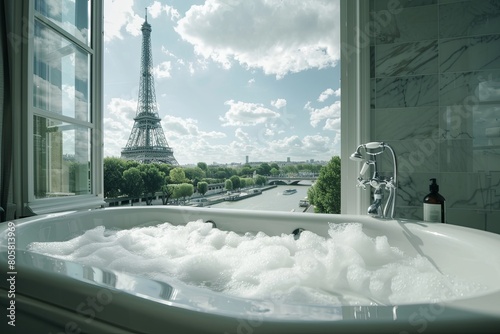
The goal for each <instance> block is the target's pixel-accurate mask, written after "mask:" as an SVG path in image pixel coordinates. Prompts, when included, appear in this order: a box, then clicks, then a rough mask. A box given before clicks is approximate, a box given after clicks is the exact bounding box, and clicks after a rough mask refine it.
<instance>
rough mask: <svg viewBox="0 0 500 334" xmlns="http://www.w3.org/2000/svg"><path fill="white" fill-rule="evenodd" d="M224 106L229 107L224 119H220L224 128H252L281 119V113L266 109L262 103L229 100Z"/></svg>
mask: <svg viewBox="0 0 500 334" xmlns="http://www.w3.org/2000/svg"><path fill="white" fill-rule="evenodd" d="M224 104H225V105H228V106H229V110H228V111H227V112H226V113H225V115H224V117H219V120H220V121H221V122H222V126H251V125H257V124H262V123H266V122H268V121H269V120H271V119H275V118H278V117H280V114H279V113H277V112H275V111H272V110H270V109H268V108H266V107H264V106H263V105H262V104H260V103H247V102H241V101H238V102H235V101H234V100H229V101H226V102H224Z"/></svg>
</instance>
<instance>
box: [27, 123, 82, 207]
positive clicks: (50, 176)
mask: <svg viewBox="0 0 500 334" xmlns="http://www.w3.org/2000/svg"><path fill="white" fill-rule="evenodd" d="M90 139H91V130H90V129H89V128H86V127H82V126H77V125H73V124H69V123H65V122H62V121H58V120H54V119H50V118H45V117H40V116H34V118H33V155H34V157H33V158H34V176H35V177H34V183H35V184H34V190H35V197H36V198H46V197H61V196H74V195H83V194H90V193H91V191H92V189H91V178H90V177H91V176H90V175H91V173H90V165H91V159H90V157H91V146H90Z"/></svg>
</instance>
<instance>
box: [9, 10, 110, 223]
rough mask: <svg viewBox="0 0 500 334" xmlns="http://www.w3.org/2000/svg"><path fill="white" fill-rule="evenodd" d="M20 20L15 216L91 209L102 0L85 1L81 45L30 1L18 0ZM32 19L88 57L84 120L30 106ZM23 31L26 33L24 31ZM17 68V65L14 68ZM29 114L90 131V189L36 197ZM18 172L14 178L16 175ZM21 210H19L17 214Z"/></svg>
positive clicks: (99, 176) (97, 145)
mask: <svg viewBox="0 0 500 334" xmlns="http://www.w3.org/2000/svg"><path fill="white" fill-rule="evenodd" d="M22 4H23V6H22V9H21V10H20V11H22V13H23V15H22V16H23V18H25V19H23V20H20V21H22V26H21V27H20V28H21V29H24V31H23V33H22V36H23V39H24V41H23V52H22V54H23V57H22V59H23V60H21V61H20V62H21V64H20V67H21V71H22V72H23V76H22V77H23V78H24V80H23V81H24V82H22V83H21V87H22V88H21V91H20V94H19V95H20V97H21V99H20V101H18V103H19V104H20V106H19V107H20V108H19V109H20V110H21V111H22V112H21V117H20V119H19V118H18V120H17V122H18V124H19V123H20V124H22V126H21V129H22V133H21V136H20V138H19V139H20V140H19V141H18V142H17V143H16V146H17V148H20V150H17V149H16V151H18V152H17V154H16V156H15V157H14V164H15V165H18V166H20V167H21V168H20V173H18V172H15V173H16V174H17V175H18V177H16V176H15V177H14V184H15V186H14V188H15V189H17V190H18V191H19V195H18V197H20V198H19V199H20V200H21V202H17V203H24V204H23V205H22V207H19V206H18V210H17V211H18V216H29V215H33V214H37V215H38V214H47V213H52V212H60V211H70V210H80V209H91V208H96V207H102V206H103V205H104V204H105V202H104V200H103V145H102V143H103V131H102V118H103V113H102V62H103V61H102V60H103V52H102V49H103V20H102V18H103V2H102V1H92V2H91V13H90V15H91V19H90V30H91V32H90V33H91V37H90V44H89V45H87V44H86V43H85V42H82V41H81V40H80V39H78V38H76V37H74V36H73V35H72V34H71V33H69V32H67V31H66V30H64V29H63V28H61V27H60V26H59V25H57V24H56V23H54V22H52V21H51V20H50V19H47V18H46V17H45V16H43V15H42V14H40V13H38V12H36V11H35V8H34V1H22ZM35 20H38V21H39V22H41V23H43V24H44V25H45V26H46V27H48V28H49V29H50V30H52V31H53V32H55V33H56V34H58V35H60V36H61V37H63V38H65V39H67V40H69V41H71V42H72V43H74V44H75V45H77V46H78V47H80V48H81V49H83V50H85V51H86V52H87V53H88V54H89V55H90V60H89V61H90V72H89V75H90V78H89V104H90V114H89V117H90V119H89V120H88V122H86V121H82V120H78V119H76V118H73V117H68V116H65V115H62V114H58V113H51V112H50V111H40V110H39V109H37V108H36V107H35V106H34V105H33V73H34V68H33V67H34V66H33V60H34V52H35V50H34V38H33V35H34V25H35ZM26 29H27V32H26ZM18 68H19V66H18ZM34 116H41V117H46V118H51V119H55V120H58V121H63V122H67V123H70V124H72V125H77V126H84V127H86V128H89V129H90V130H91V137H90V140H89V141H90V146H91V149H90V174H91V175H90V183H91V184H90V188H91V190H90V193H89V194H84V195H73V196H64V197H53V198H36V197H35V185H34V172H35V166H34V159H33V153H34V133H33V131H34V129H33V118H34ZM19 176H20V177H19ZM19 212H21V214H19Z"/></svg>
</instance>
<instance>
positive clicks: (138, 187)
mask: <svg viewBox="0 0 500 334" xmlns="http://www.w3.org/2000/svg"><path fill="white" fill-rule="evenodd" d="M122 191H123V193H124V194H126V195H128V196H129V197H131V199H130V204H131V205H134V201H133V200H134V199H135V198H137V197H139V196H141V195H142V194H143V192H144V181H143V180H142V175H141V171H140V170H139V168H136V167H130V168H129V169H127V170H126V171H124V172H123V189H122Z"/></svg>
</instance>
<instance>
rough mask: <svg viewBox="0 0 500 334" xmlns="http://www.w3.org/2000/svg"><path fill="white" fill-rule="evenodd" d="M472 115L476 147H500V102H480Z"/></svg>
mask: <svg viewBox="0 0 500 334" xmlns="http://www.w3.org/2000/svg"><path fill="white" fill-rule="evenodd" d="M472 115H473V117H472V121H471V123H472V127H473V137H474V147H477V148H485V147H491V148H500V102H499V103H498V104H495V103H478V104H477V105H475V106H473V108H472Z"/></svg>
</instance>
